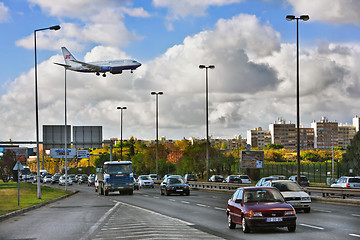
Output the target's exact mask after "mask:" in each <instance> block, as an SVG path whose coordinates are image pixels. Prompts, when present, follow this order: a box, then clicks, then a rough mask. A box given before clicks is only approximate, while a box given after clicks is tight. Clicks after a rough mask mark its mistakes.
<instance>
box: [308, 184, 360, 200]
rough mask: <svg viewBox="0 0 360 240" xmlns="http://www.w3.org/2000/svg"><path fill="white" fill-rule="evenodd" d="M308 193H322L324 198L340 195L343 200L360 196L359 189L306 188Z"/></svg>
mask: <svg viewBox="0 0 360 240" xmlns="http://www.w3.org/2000/svg"><path fill="white" fill-rule="evenodd" d="M305 189H306V191H307V192H308V193H309V194H310V195H311V193H322V196H323V197H329V195H340V196H342V198H343V199H345V198H346V197H349V196H360V189H358V188H330V187H329V188H321V187H306V188H305Z"/></svg>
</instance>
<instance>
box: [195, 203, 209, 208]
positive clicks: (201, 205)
mask: <svg viewBox="0 0 360 240" xmlns="http://www.w3.org/2000/svg"><path fill="white" fill-rule="evenodd" d="M196 205H197V206H199V207H209V206H206V205H204V204H200V203H197V204H196Z"/></svg>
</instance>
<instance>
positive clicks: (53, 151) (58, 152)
mask: <svg viewBox="0 0 360 240" xmlns="http://www.w3.org/2000/svg"><path fill="white" fill-rule="evenodd" d="M75 156H76V149H75V148H68V149H67V158H75ZM50 157H51V158H65V149H63V148H50Z"/></svg>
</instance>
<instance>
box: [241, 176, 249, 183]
mask: <svg viewBox="0 0 360 240" xmlns="http://www.w3.org/2000/svg"><path fill="white" fill-rule="evenodd" d="M239 177H240V179H241V183H245V184H251V179H250V177H249V176H248V175H239Z"/></svg>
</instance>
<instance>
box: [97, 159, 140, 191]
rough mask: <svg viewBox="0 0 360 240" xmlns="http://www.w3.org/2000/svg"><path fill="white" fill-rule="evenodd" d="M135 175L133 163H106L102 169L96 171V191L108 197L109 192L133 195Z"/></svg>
mask: <svg viewBox="0 0 360 240" xmlns="http://www.w3.org/2000/svg"><path fill="white" fill-rule="evenodd" d="M133 182H134V174H133V172H132V162H131V161H110V162H104V164H103V166H102V168H97V169H96V177H95V191H96V192H98V193H99V195H105V196H107V195H108V194H109V192H115V191H119V193H120V194H129V195H133V191H134V185H133Z"/></svg>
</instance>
